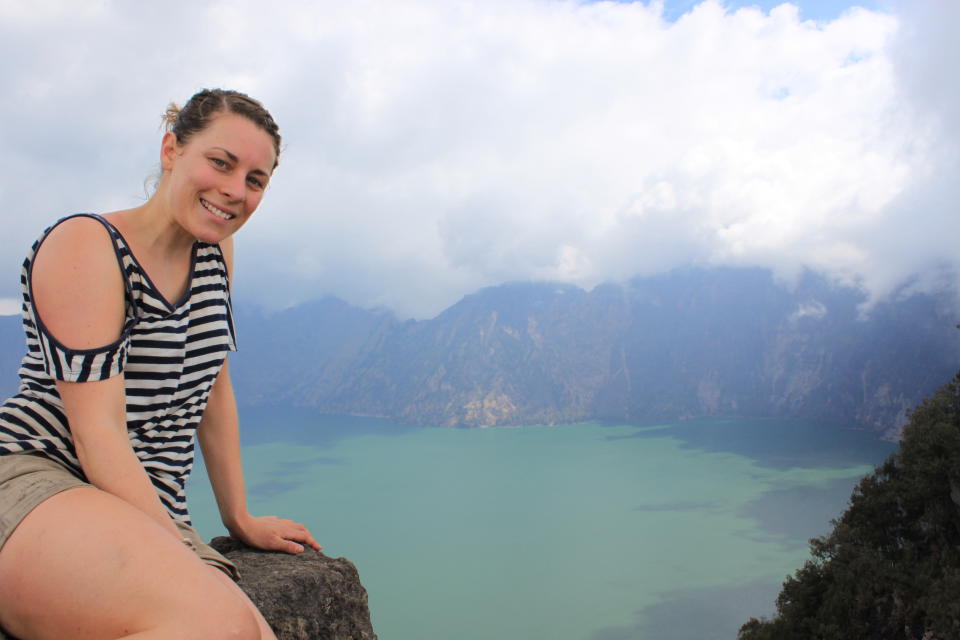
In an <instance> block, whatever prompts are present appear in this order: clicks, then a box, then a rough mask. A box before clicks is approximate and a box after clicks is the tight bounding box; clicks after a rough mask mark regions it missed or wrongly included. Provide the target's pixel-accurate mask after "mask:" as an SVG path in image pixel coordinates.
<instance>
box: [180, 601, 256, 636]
mask: <svg viewBox="0 0 960 640" xmlns="http://www.w3.org/2000/svg"><path fill="white" fill-rule="evenodd" d="M223 600H226V602H224V601H223ZM200 604H201V605H203V604H204V603H200ZM205 604H207V605H209V604H211V603H209V602H207V603H205ZM177 617H178V618H179V621H178V622H177V623H175V624H173V625H170V626H171V631H173V629H174V628H175V629H176V630H177V631H178V632H179V633H184V632H185V634H184V635H185V637H190V638H193V637H196V638H203V639H204V640H261V638H262V636H261V634H260V625H259V623H258V621H257V619H256V617H255V616H254V614H253V612H252V611H251V610H250V608H249V607H248V606H247V604H246V603H245V602H244V601H243V600H242V599H241V598H238V597H235V596H234V595H233V594H227V595H226V598H224V599H221V601H220V602H218V603H217V605H216V606H200V607H196V608H195V609H194V610H193V611H184V610H182V609H181V610H180V611H178V612H177ZM170 637H181V636H180V635H171V636H170Z"/></svg>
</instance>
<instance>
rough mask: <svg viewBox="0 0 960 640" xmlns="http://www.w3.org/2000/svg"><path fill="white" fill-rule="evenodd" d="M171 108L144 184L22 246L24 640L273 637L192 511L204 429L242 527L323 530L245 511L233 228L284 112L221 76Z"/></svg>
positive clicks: (263, 172) (5, 498) (4, 466)
mask: <svg viewBox="0 0 960 640" xmlns="http://www.w3.org/2000/svg"><path fill="white" fill-rule="evenodd" d="M165 121H166V123H167V132H166V133H165V135H164V137H163V140H162V142H161V145H160V160H161V166H162V169H163V173H162V175H161V177H160V181H159V183H158V185H157V190H156V192H155V193H154V194H153V196H152V197H151V198H150V200H148V201H147V202H146V203H145V204H144V205H142V206H140V207H137V208H135V209H128V210H124V211H115V212H112V213H107V214H105V215H102V216H101V215H95V214H79V215H74V216H68V217H67V218H64V219H62V220H60V221H58V222H57V223H56V224H55V225H53V226H52V227H51V228H50V229H48V230H47V231H46V232H45V233H44V235H43V236H42V237H41V238H40V239H39V240H38V241H37V242H36V243H35V244H34V245H33V248H32V249H31V250H30V252H29V253H28V255H27V259H26V260H25V262H24V266H23V272H22V277H21V281H22V283H23V300H24V322H23V324H24V330H25V331H26V334H27V347H28V353H27V355H26V356H25V357H24V359H23V362H22V366H21V368H20V378H21V385H20V393H19V394H18V395H16V396H14V397H13V398H11V399H10V400H8V401H7V402H6V403H5V404H4V405H3V406H2V407H0V625H2V626H3V628H4V629H6V630H7V631H9V632H11V633H13V634H14V635H16V636H17V637H18V638H22V639H23V640H29V639H32V638H66V637H70V638H77V639H82V638H141V639H144V640H146V639H149V638H156V639H160V638H197V639H199V638H204V639H217V638H250V639H258V638H259V639H271V638H274V635H273V633H272V632H271V630H270V629H269V627H268V626H267V625H266V623H265V622H264V620H263V618H262V616H260V614H259V612H257V610H256V608H255V607H254V606H253V605H252V604H251V603H250V601H249V600H247V599H246V597H245V596H244V595H243V593H242V592H241V591H240V590H239V588H238V587H237V586H236V584H235V583H234V580H236V578H237V572H236V567H234V566H233V565H232V564H231V563H230V562H229V561H228V560H227V559H226V558H224V557H223V556H221V555H220V554H218V553H217V552H216V551H214V550H213V549H211V548H209V547H208V546H206V545H205V544H203V543H202V542H201V541H200V538H199V536H198V535H197V534H196V532H195V531H194V530H193V529H192V528H191V526H190V516H189V513H188V511H187V505H186V499H185V496H184V484H185V482H186V479H187V477H188V476H189V474H190V470H191V468H192V465H193V447H194V445H193V443H194V436H195V435H196V437H197V439H198V440H199V442H200V446H201V448H202V450H203V453H204V457H205V459H206V462H207V469H208V471H209V475H210V480H211V485H212V487H213V490H214V493H215V495H216V498H217V503H218V506H219V508H220V514H221V518H222V520H223V522H224V524H225V525H226V527H227V528H228V530H229V531H230V533H231V534H232V535H234V536H235V537H237V538H239V539H241V540H243V541H244V542H246V543H247V544H249V545H252V546H255V547H259V548H262V549H274V550H282V551H287V552H289V553H299V552H301V551H303V550H304V546H303V545H309V546H311V547H313V548H316V549H319V548H320V546H319V545H318V544H317V542H316V541H315V540H314V539H313V537H312V536H311V534H310V532H309V531H307V529H306V528H305V527H303V526H302V525H300V524H298V523H295V522H291V521H289V520H282V519H279V518H275V517H272V516H271V517H260V518H255V517H253V516H251V515H250V513H249V512H248V510H247V499H246V492H245V489H244V482H243V474H242V470H241V467H240V451H239V436H238V421H237V411H236V404H235V401H234V396H233V390H232V388H231V384H230V376H229V371H228V369H227V364H226V358H225V356H226V352H227V351H231V350H235V349H236V346H235V341H234V332H233V319H232V312H231V305H230V289H229V282H230V272H231V265H232V242H231V236H232V235H233V233H235V232H236V231H237V230H238V229H239V228H240V227H241V226H243V224H244V223H245V222H246V221H247V220H248V219H249V218H250V216H251V215H253V213H254V211H256V209H257V206H258V205H259V204H260V200H261V198H262V197H263V193H264V190H265V188H266V186H267V183H268V181H269V180H270V176H271V175H272V173H273V170H274V169H275V168H276V166H277V157H278V154H279V150H280V135H279V133H278V129H277V125H276V123H275V122H274V121H273V118H272V117H271V116H270V114H269V113H268V112H267V111H266V110H265V109H264V108H263V107H262V105H260V103H259V102H257V101H255V100H253V99H252V98H250V97H248V96H245V95H243V94H240V93H237V92H233V91H223V90H205V91H201V92H200V93H198V94H196V95H195V96H193V97H192V98H191V99H190V101H189V102H187V104H186V105H185V106H184V108H183V109H182V110H181V109H178V108H177V107H175V106H171V107H170V108H168V110H167V112H166V115H165ZM51 603H56V604H55V605H51Z"/></svg>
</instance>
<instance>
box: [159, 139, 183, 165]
mask: <svg viewBox="0 0 960 640" xmlns="http://www.w3.org/2000/svg"><path fill="white" fill-rule="evenodd" d="M178 155H179V145H178V144H177V136H176V135H175V134H174V133H173V132H172V131H168V132H166V133H165V134H163V141H161V143H160V167H161V168H162V169H163V170H164V171H170V170H171V169H173V163H174V161H175V160H176V158H177V156H178Z"/></svg>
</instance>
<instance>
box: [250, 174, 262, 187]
mask: <svg viewBox="0 0 960 640" xmlns="http://www.w3.org/2000/svg"><path fill="white" fill-rule="evenodd" d="M247 182H249V183H250V184H252V185H253V186H255V187H256V188H257V189H263V181H262V180H260V179H259V178H254V177H253V176H250V177H249V178H247Z"/></svg>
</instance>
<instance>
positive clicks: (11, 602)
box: [0, 488, 259, 640]
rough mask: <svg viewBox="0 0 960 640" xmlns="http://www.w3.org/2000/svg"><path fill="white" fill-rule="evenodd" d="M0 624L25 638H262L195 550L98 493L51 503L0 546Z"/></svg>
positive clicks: (86, 491) (70, 494)
mask: <svg viewBox="0 0 960 640" xmlns="http://www.w3.org/2000/svg"><path fill="white" fill-rule="evenodd" d="M0 624H2V625H3V626H4V627H5V628H6V629H7V630H8V631H10V632H11V633H13V634H14V635H16V636H18V637H21V638H24V639H27V638H75V639H76V640H82V639H85V638H99V639H102V638H121V637H123V636H125V635H130V634H133V633H137V632H142V631H147V630H150V629H168V630H170V632H171V633H172V634H173V633H175V634H176V635H175V636H173V635H171V637H182V638H198V639H199V638H213V637H217V638H221V637H237V638H243V637H254V638H255V637H259V634H257V633H256V626H255V625H256V620H255V618H254V617H253V616H252V614H251V612H250V610H249V608H248V606H247V603H246V602H244V600H243V599H242V598H240V597H238V596H237V593H236V592H235V591H233V590H231V589H230V588H228V587H227V586H226V585H225V584H224V583H223V582H222V581H221V580H219V579H218V578H217V577H216V576H214V575H213V574H212V573H211V571H210V569H209V568H208V567H207V566H206V565H204V564H203V562H202V561H201V560H200V559H199V558H198V557H197V556H196V555H195V554H194V553H193V552H192V551H191V550H190V549H189V548H187V547H186V546H185V545H183V544H182V543H181V542H180V541H179V540H177V538H175V537H174V536H172V535H170V534H169V533H168V532H167V531H165V530H164V529H163V528H162V527H160V526H159V525H158V524H157V523H156V522H154V521H153V520H151V519H150V518H149V517H148V516H147V515H146V514H144V513H143V512H141V511H139V510H138V509H136V508H134V507H132V506H131V505H129V504H127V503H126V502H124V501H123V500H121V499H119V498H117V497H115V496H112V495H110V494H107V493H105V492H102V491H100V490H98V489H94V488H77V489H69V490H67V491H63V492H61V493H58V494H56V495H54V496H53V497H51V498H49V499H47V500H46V501H44V502H43V503H41V504H40V505H39V506H38V507H36V508H35V509H34V510H33V511H31V512H30V514H29V515H27V517H26V518H24V520H23V521H22V522H21V523H20V525H19V526H18V527H17V528H16V530H14V532H13V534H12V535H11V536H10V538H9V539H8V540H7V542H6V544H5V545H4V546H3V548H2V549H0ZM251 625H253V633H252V634H251V633H249V629H250V627H251ZM234 630H236V633H235V634H234Z"/></svg>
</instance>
